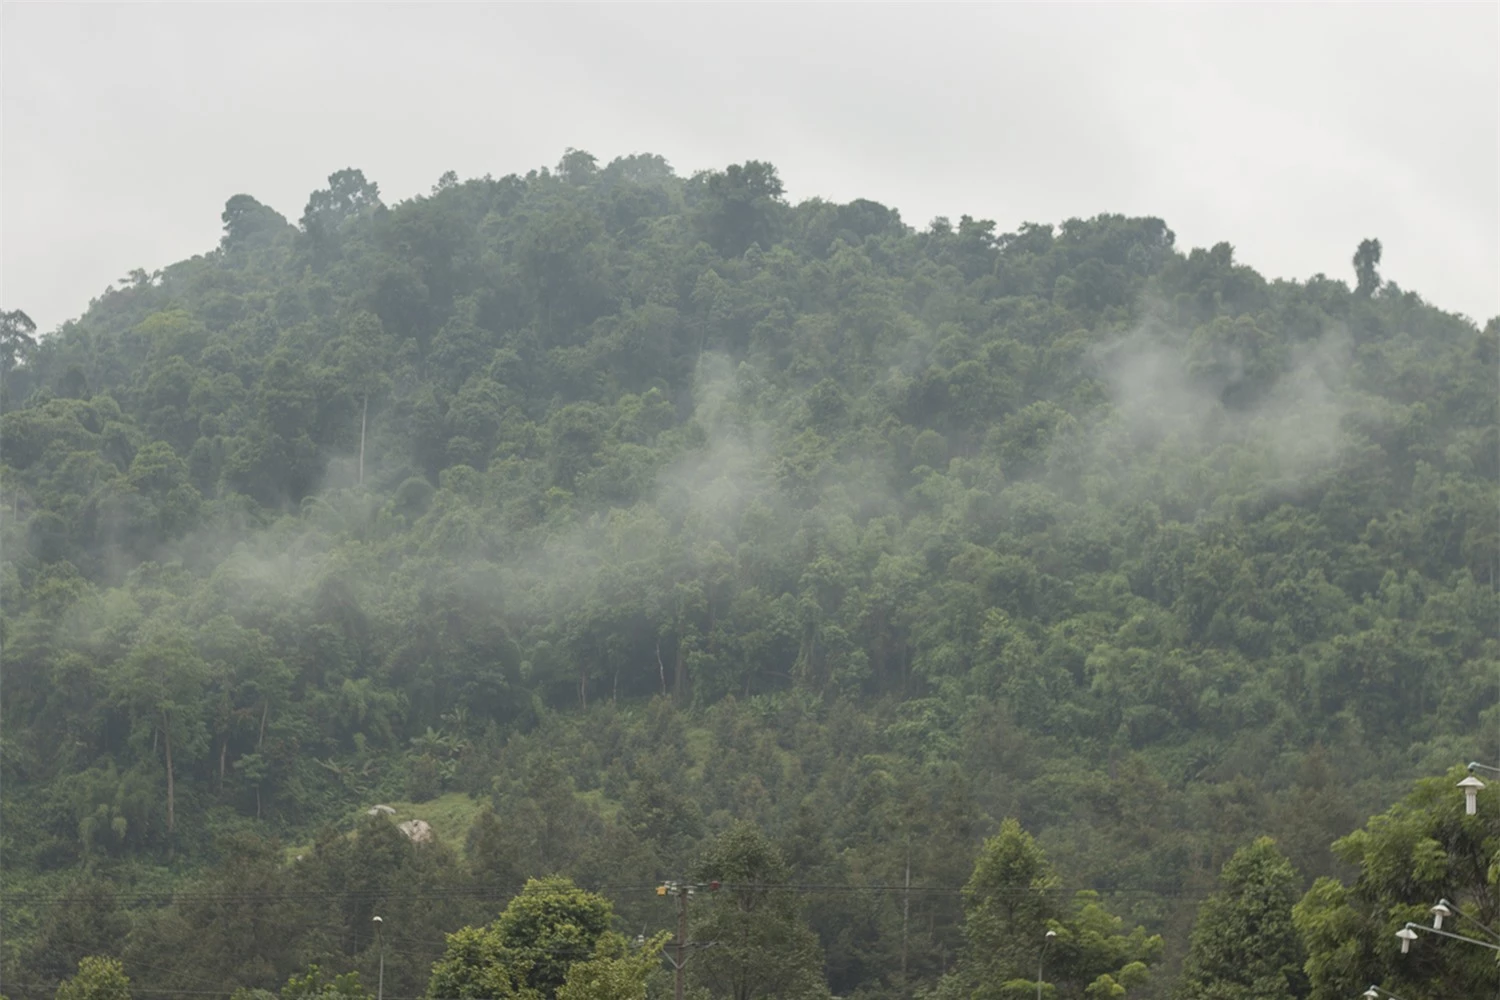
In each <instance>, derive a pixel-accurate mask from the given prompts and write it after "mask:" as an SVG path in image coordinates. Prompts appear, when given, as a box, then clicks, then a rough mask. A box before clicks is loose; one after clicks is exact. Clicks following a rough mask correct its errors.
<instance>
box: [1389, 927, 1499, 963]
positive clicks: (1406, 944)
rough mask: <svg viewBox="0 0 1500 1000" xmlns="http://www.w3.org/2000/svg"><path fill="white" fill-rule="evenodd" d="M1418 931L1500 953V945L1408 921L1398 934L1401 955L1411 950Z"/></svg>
mask: <svg viewBox="0 0 1500 1000" xmlns="http://www.w3.org/2000/svg"><path fill="white" fill-rule="evenodd" d="M1417 931H1421V932H1422V933H1424V934H1437V935H1439V936H1440V937H1445V938H1452V939H1453V940H1455V941H1462V942H1464V943H1465V944H1477V945H1479V947H1481V948H1488V949H1489V950H1490V951H1500V944H1494V943H1493V942H1490V941H1481V940H1479V939H1478V938H1471V937H1464V936H1463V935H1462V934H1454V933H1453V932H1452V931H1440V930H1438V929H1437V928H1436V927H1424V926H1422V925H1421V924H1414V923H1412V922H1411V921H1407V924H1406V926H1405V927H1403V928H1401V929H1400V930H1399V931H1397V932H1396V936H1397V937H1398V938H1400V939H1401V954H1403V955H1405V954H1406V953H1407V952H1408V951H1409V950H1411V943H1412V942H1413V941H1415V940H1416V939H1417Z"/></svg>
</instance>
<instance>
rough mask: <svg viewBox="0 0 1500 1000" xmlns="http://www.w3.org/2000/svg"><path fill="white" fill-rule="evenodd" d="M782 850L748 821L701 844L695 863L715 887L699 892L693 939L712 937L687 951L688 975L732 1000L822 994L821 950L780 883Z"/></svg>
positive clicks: (783, 876)
mask: <svg viewBox="0 0 1500 1000" xmlns="http://www.w3.org/2000/svg"><path fill="white" fill-rule="evenodd" d="M789 872H790V869H789V868H788V866H787V863H786V860H785V859H784V858H783V857H782V854H781V851H780V850H779V849H778V848H777V847H776V845H775V844H773V843H771V841H770V840H768V839H767V838H766V836H765V834H763V833H762V832H761V831H760V829H759V828H758V827H756V826H755V825H754V824H753V823H748V822H743V821H742V822H739V823H736V824H735V825H734V826H732V827H730V828H729V829H728V830H726V831H725V832H724V833H722V834H720V835H719V836H718V837H716V838H715V839H714V840H713V842H712V843H710V844H709V845H708V847H707V848H706V850H705V851H704V853H703V857H702V858H701V859H700V860H699V862H698V864H697V865H696V867H695V868H694V877H695V878H696V879H697V880H698V881H699V882H702V883H708V882H712V881H717V882H719V883H721V888H720V889H719V890H718V891H717V892H716V893H713V894H711V895H703V896H700V897H699V898H698V900H697V907H696V912H693V913H692V920H693V923H692V931H691V933H692V938H693V940H695V941H699V942H713V946H712V947H710V948H707V949H705V950H702V951H700V952H698V953H697V954H695V955H694V956H693V960H692V963H691V965H690V966H689V969H690V971H691V974H692V976H693V978H694V979H695V980H696V981H698V982H700V983H702V984H703V985H705V986H706V987H708V989H710V990H711V991H712V992H713V993H714V994H715V995H717V996H723V997H729V998H731V1000H757V998H762V997H792V998H797V997H822V996H826V995H827V994H828V987H827V985H826V984H825V983H824V981H823V974H822V964H823V955H822V948H821V947H819V945H818V939H817V936H816V935H815V934H813V933H812V931H811V930H810V929H808V927H807V925H806V924H805V923H804V922H803V920H802V917H801V914H800V913H799V912H798V909H799V907H798V903H797V897H796V896H795V895H794V894H793V893H792V892H790V891H788V890H787V889H786V888H782V886H783V885H784V883H785V882H786V881H787V877H788V875H789Z"/></svg>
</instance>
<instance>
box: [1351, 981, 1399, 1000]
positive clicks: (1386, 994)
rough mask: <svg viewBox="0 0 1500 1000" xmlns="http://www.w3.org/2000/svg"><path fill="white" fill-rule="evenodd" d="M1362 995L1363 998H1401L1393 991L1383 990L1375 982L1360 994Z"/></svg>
mask: <svg viewBox="0 0 1500 1000" xmlns="http://www.w3.org/2000/svg"><path fill="white" fill-rule="evenodd" d="M1360 997H1361V998H1362V1000H1382V998H1384V1000H1401V998H1400V997H1398V996H1397V995H1396V994H1394V993H1392V992H1391V991H1390V990H1383V989H1381V988H1380V987H1379V986H1376V985H1374V984H1373V983H1372V984H1371V985H1370V988H1369V989H1367V990H1365V991H1364V992H1363V993H1361V994H1360Z"/></svg>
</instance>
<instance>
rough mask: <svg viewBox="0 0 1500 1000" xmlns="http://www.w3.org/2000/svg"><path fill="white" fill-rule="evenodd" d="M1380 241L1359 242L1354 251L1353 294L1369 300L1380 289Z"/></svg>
mask: <svg viewBox="0 0 1500 1000" xmlns="http://www.w3.org/2000/svg"><path fill="white" fill-rule="evenodd" d="M1379 266H1380V241H1379V240H1361V241H1360V244H1359V248H1358V249H1357V250H1355V251H1354V277H1355V279H1356V280H1357V284H1356V285H1355V289H1354V293H1355V294H1356V295H1360V296H1363V297H1364V298H1369V297H1370V296H1371V295H1374V294H1375V291H1376V289H1378V288H1379V287H1380V272H1379V271H1378V270H1377V268H1379Z"/></svg>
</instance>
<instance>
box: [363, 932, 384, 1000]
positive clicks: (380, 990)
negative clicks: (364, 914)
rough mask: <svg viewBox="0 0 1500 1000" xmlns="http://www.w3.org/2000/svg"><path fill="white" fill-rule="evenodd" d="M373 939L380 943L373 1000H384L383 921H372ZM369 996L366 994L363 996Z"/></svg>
mask: <svg viewBox="0 0 1500 1000" xmlns="http://www.w3.org/2000/svg"><path fill="white" fill-rule="evenodd" d="M374 923H375V937H376V938H377V939H378V940H379V942H380V974H379V976H378V977H377V978H376V980H375V1000H385V921H384V920H381V919H380V918H379V917H376V918H375V919H374ZM365 995H366V996H369V994H368V993H366V994H365Z"/></svg>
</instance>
